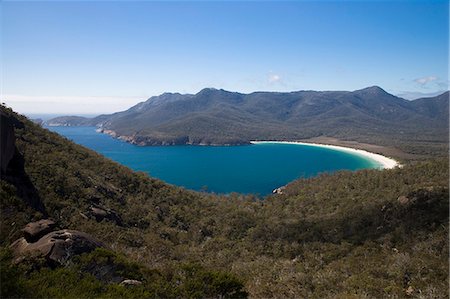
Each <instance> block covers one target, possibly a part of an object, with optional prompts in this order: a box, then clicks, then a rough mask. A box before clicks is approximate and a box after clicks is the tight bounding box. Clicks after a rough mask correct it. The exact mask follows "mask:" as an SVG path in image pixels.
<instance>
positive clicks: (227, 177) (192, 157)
mask: <svg viewBox="0 0 450 299" xmlns="http://www.w3.org/2000/svg"><path fill="white" fill-rule="evenodd" d="M48 129H50V130H52V131H54V132H57V133H59V134H61V135H63V136H65V137H67V138H68V139H71V140H73V141H74V142H76V143H78V144H81V145H83V146H86V147H88V148H91V149H93V150H95V151H97V152H99V153H101V154H103V155H104V156H106V157H108V158H110V159H112V160H114V161H117V162H119V163H121V164H123V165H126V166H128V167H130V168H131V169H134V170H140V171H145V172H147V173H149V174H150V175H151V176H153V177H157V178H159V179H162V180H164V181H166V182H168V183H171V184H174V185H178V186H183V187H186V188H188V189H193V190H202V189H203V190H205V189H206V188H207V190H208V191H211V192H215V193H230V192H240V193H254V194H259V195H266V194H269V193H271V192H272V190H273V189H275V188H278V187H280V186H283V185H285V184H287V183H289V182H291V181H293V180H294V179H296V178H300V177H310V176H314V175H317V174H318V173H323V172H333V171H337V170H341V169H348V170H357V169H362V168H377V167H379V165H378V164H377V163H376V162H374V161H372V160H368V159H366V158H363V157H360V156H356V155H352V154H348V153H343V152H339V151H335V150H330V149H325V148H318V147H312V146H304V145H293V144H277V143H269V144H267V143H265V144H256V145H248V146H188V145H186V146H147V147H140V146H135V145H132V144H129V143H126V142H122V141H120V140H117V139H114V138H112V137H110V136H109V135H105V134H101V133H97V132H96V131H95V127H49V128H48Z"/></svg>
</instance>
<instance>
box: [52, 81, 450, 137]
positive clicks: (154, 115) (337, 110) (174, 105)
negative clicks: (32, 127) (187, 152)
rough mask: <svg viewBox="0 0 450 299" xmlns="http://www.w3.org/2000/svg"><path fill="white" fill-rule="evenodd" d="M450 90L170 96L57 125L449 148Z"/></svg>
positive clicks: (136, 133)
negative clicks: (431, 93)
mask: <svg viewBox="0 0 450 299" xmlns="http://www.w3.org/2000/svg"><path fill="white" fill-rule="evenodd" d="M448 107H449V92H448V91H447V92H445V93H443V94H441V95H439V96H435V97H431V98H421V99H417V100H414V101H408V100H405V99H402V98H399V97H397V96H394V95H392V94H389V93H387V92H386V91H384V90H383V89H382V88H380V87H378V86H372V87H368V88H364V89H361V90H355V91H295V92H253V93H250V94H243V93H238V92H230V91H226V90H223V89H213V88H205V89H203V90H201V91H200V92H198V93H197V94H180V93H164V94H162V95H159V96H154V97H151V98H149V99H148V100H147V101H145V102H141V103H139V104H137V105H135V106H133V107H131V108H129V109H128V110H126V111H122V112H117V113H113V114H107V115H100V116H97V117H95V118H84V117H78V116H63V117H57V118H54V119H51V120H49V121H47V122H46V125H49V126H61V125H62V126H81V125H89V126H97V127H99V128H100V130H101V131H102V132H104V133H108V134H111V135H113V136H114V137H117V138H120V139H123V140H126V141H128V142H131V143H133V144H137V145H179V144H198V145H237V144H248V143H249V142H250V141H251V140H299V139H307V138H312V137H318V136H329V137H336V138H340V139H346V140H356V141H363V142H372V143H376V144H381V145H383V144H390V143H392V142H393V140H395V142H399V141H402V140H404V141H407V142H408V143H411V142H419V143H420V142H426V143H429V142H434V143H436V142H437V143H442V144H447V143H448V120H449V109H448Z"/></svg>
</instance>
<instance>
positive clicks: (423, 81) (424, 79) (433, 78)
mask: <svg viewBox="0 0 450 299" xmlns="http://www.w3.org/2000/svg"><path fill="white" fill-rule="evenodd" d="M437 79H438V77H436V76H428V77H422V78H417V79H415V80H414V82H416V83H418V84H420V85H426V84H428V83H430V82H433V81H436V80H437Z"/></svg>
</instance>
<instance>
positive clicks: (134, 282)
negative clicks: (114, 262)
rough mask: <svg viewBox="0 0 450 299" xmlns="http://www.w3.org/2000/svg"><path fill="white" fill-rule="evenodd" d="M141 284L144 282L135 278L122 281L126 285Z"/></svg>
mask: <svg viewBox="0 0 450 299" xmlns="http://www.w3.org/2000/svg"><path fill="white" fill-rule="evenodd" d="M141 284H142V282H141V281H139V280H135V279H125V280H123V281H122V282H121V283H120V285H121V286H126V287H130V286H140V285H141Z"/></svg>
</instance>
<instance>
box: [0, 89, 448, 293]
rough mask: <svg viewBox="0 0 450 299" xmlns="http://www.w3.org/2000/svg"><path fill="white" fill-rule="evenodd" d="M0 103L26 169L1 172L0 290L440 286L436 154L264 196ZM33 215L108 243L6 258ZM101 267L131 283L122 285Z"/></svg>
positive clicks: (444, 183)
mask: <svg viewBox="0 0 450 299" xmlns="http://www.w3.org/2000/svg"><path fill="white" fill-rule="evenodd" d="M233 99H234V96H233ZM230 100H231V99H230ZM419 106H421V105H419ZM417 109H419V108H417ZM433 109H434V108H433V107H431V108H430V109H428V110H427V111H429V112H427V113H432V112H431V111H433ZM1 111H2V121H3V119H8V121H9V122H10V124H11V125H12V126H13V127H14V137H15V138H14V139H15V147H16V150H17V152H15V151H14V152H15V153H16V155H17V157H18V158H20V159H22V160H21V161H22V162H23V165H22V166H23V169H22V170H23V172H15V170H17V168H16V167H18V166H17V165H9V164H8V165H7V167H6V168H5V170H4V172H2V180H1V189H0V192H1V214H2V217H1V246H2V248H3V249H2V255H1V263H2V265H1V274H2V276H1V278H2V284H1V287H2V297H6V296H11V295H16V296H17V297H19V296H37V297H42V298H43V297H75V296H76V295H78V296H85V297H88V296H91V297H92V296H101V295H103V296H105V297H108V296H110V297H118V296H120V297H128V298H142V297H176V296H178V297H197V298H201V297H219V296H220V295H223V296H231V297H233V296H245V295H246V292H247V293H248V294H249V295H250V296H251V297H265V298H266V297H293V298H299V297H304V298H336V297H337V298H349V297H350V298H351V297H354V298H361V297H369V298H370V297H376V298H380V297H385V298H386V297H391V298H398V297H405V296H410V297H412V298H442V297H444V298H445V297H448V199H449V193H448V179H449V174H448V159H446V158H439V159H431V160H428V161H423V162H416V163H407V164H406V165H405V166H404V167H403V168H397V169H393V170H383V171H379V170H363V171H358V172H347V171H343V172H338V173H336V174H333V175H321V176H319V177H316V178H311V179H306V180H298V181H296V182H293V183H291V184H289V185H288V186H287V188H286V190H285V192H284V193H283V194H282V195H274V196H270V197H267V198H265V199H258V198H254V197H252V196H242V195H239V194H231V195H229V196H216V195H212V194H207V193H196V192H191V191H187V190H184V189H182V188H178V187H175V186H170V185H167V184H165V183H164V182H161V181H159V180H156V179H152V178H149V177H148V176H147V175H146V174H144V173H136V172H133V171H131V170H130V169H128V168H126V167H124V166H121V165H119V164H117V163H115V162H112V161H110V160H108V159H106V158H104V157H102V156H101V155H99V154H97V153H95V152H93V151H91V150H88V149H86V148H83V147H82V146H79V145H76V144H74V143H72V142H70V141H69V140H67V139H65V138H63V137H61V136H59V135H57V134H55V133H52V132H49V131H48V130H45V129H43V128H41V127H40V126H38V125H36V124H33V123H32V122H30V121H28V120H27V119H26V118H24V117H22V116H19V115H17V114H15V113H13V112H12V111H11V110H9V109H6V108H4V107H2V108H1ZM380 113H381V112H380ZM387 118H388V117H387ZM5 136H7V135H5V134H4V132H3V131H2V136H1V137H2V138H1V139H2V142H4V140H6V139H7V138H6V137H5ZM8 136H10V135H8ZM3 144H4V143H3ZM2 151H3V147H2ZM2 165H3V161H2ZM19 167H20V165H19ZM8 169H9V170H8ZM2 171H3V170H2ZM17 175H20V176H21V177H22V178H24V177H27V178H28V179H29V183H30V184H31V185H30V189H29V190H30V192H32V193H33V192H34V194H33V195H34V197H30V196H31V194H28V197H26V195H24V194H23V193H21V192H20V190H19V189H18V188H20V186H21V185H20V183H21V182H22V181H20V180H19V181H18V180H17V179H16V176H17ZM31 186H32V188H31ZM29 198H33V199H34V200H35V201H30V200H29ZM33 203H34V205H33ZM99 210H102V211H104V212H101V211H99ZM43 218H50V219H52V220H53V221H54V222H55V223H56V225H57V226H58V227H59V228H61V229H70V230H77V231H81V232H84V233H87V234H89V235H91V236H92V237H94V238H96V239H98V240H99V241H100V242H102V243H103V244H104V246H105V248H104V249H97V250H95V251H93V252H91V253H84V254H81V255H79V256H77V257H76V258H74V260H73V261H72V262H71V263H66V264H64V265H57V266H55V265H53V266H52V267H48V265H46V264H45V263H43V262H42V260H33V259H31V260H28V261H27V262H22V263H19V264H12V263H11V261H12V259H11V254H10V253H8V250H7V248H9V246H10V244H11V243H12V242H13V241H14V240H16V239H18V238H19V237H20V236H21V235H22V234H23V233H22V232H21V229H22V228H23V227H24V226H25V224H27V223H28V222H31V221H36V220H39V219H43ZM98 269H112V270H110V272H111V273H112V274H111V275H113V274H114V275H115V276H120V277H121V278H129V279H135V280H139V281H140V282H142V284H141V285H139V286H130V287H124V286H122V285H119V284H118V283H117V282H115V280H114V279H112V278H111V277H109V278H108V277H105V276H104V275H103V276H102V275H99V271H97V270H98ZM100 272H101V271H100ZM110 272H108V273H110ZM114 275H113V276H112V277H113V278H114V277H115V276H114ZM16 277H18V278H16ZM21 292H25V294H23V293H21Z"/></svg>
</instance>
